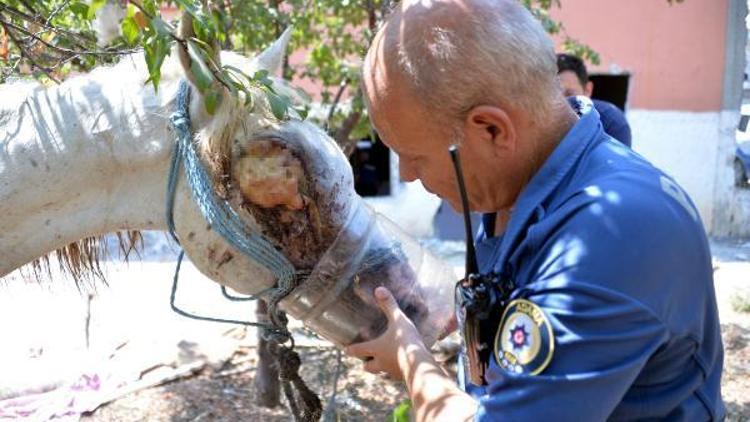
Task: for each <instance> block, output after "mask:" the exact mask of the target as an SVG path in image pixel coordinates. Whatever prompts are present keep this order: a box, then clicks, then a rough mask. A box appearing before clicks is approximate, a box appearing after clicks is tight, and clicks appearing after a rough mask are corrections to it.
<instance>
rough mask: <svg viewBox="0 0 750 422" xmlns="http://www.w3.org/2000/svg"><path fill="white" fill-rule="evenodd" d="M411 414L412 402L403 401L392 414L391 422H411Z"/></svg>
mask: <svg viewBox="0 0 750 422" xmlns="http://www.w3.org/2000/svg"><path fill="white" fill-rule="evenodd" d="M410 412H411V401H410V400H404V401H402V402H401V403H400V404H399V405H398V406H397V407H396V408H395V409H394V410H393V413H391V417H390V420H389V421H390V422H409V420H410V418H409V413H410Z"/></svg>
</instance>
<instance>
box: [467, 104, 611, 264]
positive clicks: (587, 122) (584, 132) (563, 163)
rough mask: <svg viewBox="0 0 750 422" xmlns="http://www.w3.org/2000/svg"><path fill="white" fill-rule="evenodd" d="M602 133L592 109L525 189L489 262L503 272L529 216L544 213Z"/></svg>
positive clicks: (575, 126) (559, 145) (582, 117)
mask: <svg viewBox="0 0 750 422" xmlns="http://www.w3.org/2000/svg"><path fill="white" fill-rule="evenodd" d="M602 134H603V131H602V126H601V122H600V120H599V113H597V111H596V110H594V109H590V110H589V111H588V112H587V113H586V114H584V115H583V116H581V118H580V119H579V120H578V122H576V124H575V125H574V126H573V127H572V128H571V130H570V131H569V132H568V134H567V135H565V137H564V138H563V140H562V141H561V142H560V143H559V144H558V146H557V147H556V148H555V150H554V151H553V152H552V154H550V156H549V157H548V158H547V160H546V161H545V162H544V164H543V165H542V167H541V168H540V169H539V170H538V171H537V172H536V174H535V175H534V176H533V177H532V178H531V181H529V183H528V184H527V185H526V187H525V188H524V189H523V191H521V194H520V195H519V197H518V200H517V201H516V204H515V206H514V210H515V211H514V213H513V215H512V217H511V219H510V221H509V222H508V227H507V228H506V230H505V233H504V234H503V235H502V238H501V240H500V239H498V240H499V241H498V242H497V244H496V245H495V248H494V249H495V250H494V253H493V254H492V255H491V259H490V262H491V264H489V263H485V264H489V265H492V267H491V270H492V271H494V272H496V273H503V270H504V267H505V262H506V261H507V259H508V256H509V254H510V253H511V252H512V251H513V249H514V246H515V245H516V243H517V241H518V240H519V237H520V236H521V235H522V233H524V232H525V231H526V228H527V226H528V222H529V220H530V219H531V218H532V217H533V216H534V214H538V217H539V218H541V217H543V215H544V213H545V210H544V208H543V206H542V204H543V203H544V202H545V200H547V199H548V198H549V197H550V196H551V195H552V194H553V193H554V192H555V191H557V190H558V189H559V188H560V185H561V183H562V181H563V179H564V178H565V176H566V175H567V174H569V173H570V172H571V171H572V169H573V168H574V166H575V164H576V162H577V161H578V160H579V158H580V157H581V156H582V155H583V153H584V151H585V150H586V149H587V148H588V147H589V146H590V145H592V144H593V143H595V142H597V140H600V139H601V135H602ZM490 236H492V233H484V236H481V237H482V238H488V237H490ZM483 267H484V266H483ZM485 268H486V267H485ZM488 269H490V268H488Z"/></svg>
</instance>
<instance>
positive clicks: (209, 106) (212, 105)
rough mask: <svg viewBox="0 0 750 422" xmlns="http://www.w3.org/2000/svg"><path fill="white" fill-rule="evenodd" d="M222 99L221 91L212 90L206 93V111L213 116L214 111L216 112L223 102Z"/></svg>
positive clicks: (204, 99)
mask: <svg viewBox="0 0 750 422" xmlns="http://www.w3.org/2000/svg"><path fill="white" fill-rule="evenodd" d="M221 100H222V95H221V91H211V92H208V93H206V95H205V97H204V98H203V101H204V103H205V106H206V112H207V113H208V114H209V115H211V116H213V115H214V113H216V109H217V108H218V107H219V104H221Z"/></svg>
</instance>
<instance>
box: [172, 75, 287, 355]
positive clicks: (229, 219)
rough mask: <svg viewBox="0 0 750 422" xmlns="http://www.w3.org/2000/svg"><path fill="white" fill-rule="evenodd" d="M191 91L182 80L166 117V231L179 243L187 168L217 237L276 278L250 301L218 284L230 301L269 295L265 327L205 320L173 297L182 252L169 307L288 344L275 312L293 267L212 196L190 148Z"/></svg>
mask: <svg viewBox="0 0 750 422" xmlns="http://www.w3.org/2000/svg"><path fill="white" fill-rule="evenodd" d="M189 104H190V87H189V85H188V83H187V82H186V81H184V80H183V81H181V82H180V87H179V90H178V91H177V106H176V109H175V111H174V112H173V113H172V115H171V116H170V118H169V120H170V123H171V127H172V129H173V130H174V132H175V135H176V137H177V142H176V143H175V146H174V149H173V151H172V159H171V164H170V168H169V177H168V180H167V226H168V227H169V233H170V235H171V236H172V238H173V239H174V241H175V242H177V244H178V245H180V241H179V239H178V237H177V233H176V230H175V223H174V201H175V192H176V190H177V189H176V188H177V183H178V180H179V175H180V170H181V168H182V167H183V163H184V167H185V173H186V176H187V180H188V185H189V186H190V192H191V194H192V197H193V200H194V201H195V202H196V204H198V208H199V209H200V212H201V215H203V218H204V219H205V220H206V221H207V222H208V223H209V224H210V225H211V227H212V228H213V229H214V230H216V232H217V233H219V235H221V237H222V238H223V239H224V240H225V241H226V242H227V243H229V244H230V245H231V246H232V247H233V248H235V249H237V250H239V251H240V252H242V253H243V254H244V255H245V256H247V257H248V258H250V259H252V260H254V261H256V262H258V263H259V264H261V265H263V266H264V267H266V268H267V269H268V270H269V271H270V272H271V273H272V274H273V275H274V276H275V277H276V279H277V283H276V285H275V286H273V287H270V288H267V289H265V290H263V291H261V292H260V293H258V294H257V295H254V296H248V297H237V296H232V295H230V294H229V293H228V292H227V290H226V288H225V287H224V286H222V293H223V294H224V296H225V297H226V298H227V299H229V300H233V301H245V300H255V299H257V298H259V297H262V296H267V298H268V304H269V317H270V319H271V322H272V324H264V323H259V322H253V321H240V320H232V319H223V318H214V317H205V316H199V315H195V314H192V313H190V312H187V311H184V310H182V309H180V308H179V307H177V305H176V304H175V296H176V292H177V280H178V277H179V273H180V265H181V264H182V259H183V257H184V255H185V251H184V250H182V251H180V255H179V257H178V258H177V268H176V270H175V274H174V280H173V284H172V294H171V299H170V305H171V306H172V309H173V310H174V311H175V312H176V313H178V314H180V315H183V316H186V317H189V318H194V319H199V320H203V321H213V322H224V323H231V324H241V325H251V326H257V327H262V328H263V329H264V331H265V333H264V335H265V336H266V337H267V338H269V337H273V338H272V339H274V340H275V341H277V342H278V343H284V342H286V341H287V340H291V339H292V337H291V335H290V333H289V331H288V330H287V329H286V323H287V319H286V316H285V315H284V313H283V312H281V311H279V310H278V309H277V304H278V302H279V301H280V300H281V299H283V298H284V297H285V296H286V295H287V294H289V293H290V292H291V291H292V290H293V289H294V288H295V287H296V286H297V277H296V272H295V269H294V266H293V265H292V263H291V262H289V260H288V259H287V258H286V257H285V256H284V255H283V254H281V253H280V252H279V251H277V250H276V248H274V246H273V245H272V244H271V243H270V242H269V241H268V240H266V239H265V238H264V237H263V235H261V234H259V233H257V232H254V231H252V230H250V229H249V228H248V227H247V225H246V224H245V223H244V222H243V221H242V220H241V219H240V217H239V216H238V215H237V213H235V211H234V210H233V209H232V208H231V206H230V205H229V204H228V203H227V201H226V200H224V199H221V198H219V197H218V196H217V195H216V193H215V192H214V187H213V182H212V180H211V177H210V176H209V174H208V172H207V171H206V169H205V168H204V167H203V165H202V163H201V161H200V157H198V154H197V153H196V151H195V147H194V145H193V135H192V132H191V129H190V111H189Z"/></svg>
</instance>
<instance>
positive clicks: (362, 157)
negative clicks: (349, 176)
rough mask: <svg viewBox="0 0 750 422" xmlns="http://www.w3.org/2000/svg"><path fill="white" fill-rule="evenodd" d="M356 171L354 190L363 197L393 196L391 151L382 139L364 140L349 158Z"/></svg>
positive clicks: (358, 143)
mask: <svg viewBox="0 0 750 422" xmlns="http://www.w3.org/2000/svg"><path fill="white" fill-rule="evenodd" d="M349 162H350V163H351V165H352V169H353V170H354V190H355V191H356V192H357V193H358V194H360V195H361V196H387V195H390V194H391V155H390V150H389V149H388V147H386V146H385V145H384V144H383V143H382V142H380V139H378V138H377V137H376V139H375V142H372V141H371V140H370V139H363V140H361V141H359V142H357V148H356V149H355V150H354V153H353V154H352V155H351V157H350V158H349Z"/></svg>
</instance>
